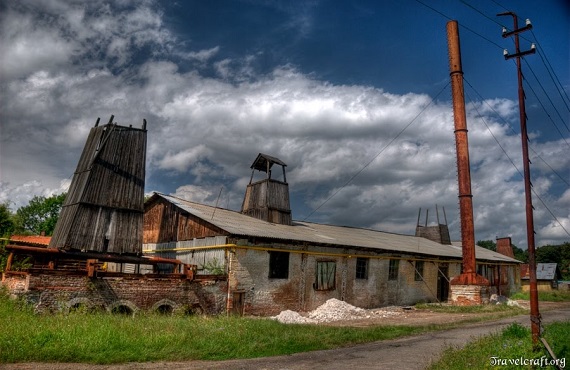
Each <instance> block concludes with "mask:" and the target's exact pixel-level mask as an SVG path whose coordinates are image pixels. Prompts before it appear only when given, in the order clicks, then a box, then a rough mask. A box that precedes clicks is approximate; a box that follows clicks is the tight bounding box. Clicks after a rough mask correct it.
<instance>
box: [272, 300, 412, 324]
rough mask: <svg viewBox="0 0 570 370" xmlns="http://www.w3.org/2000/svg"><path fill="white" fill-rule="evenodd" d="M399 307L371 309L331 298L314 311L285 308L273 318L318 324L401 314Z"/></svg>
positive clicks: (293, 322)
mask: <svg viewBox="0 0 570 370" xmlns="http://www.w3.org/2000/svg"><path fill="white" fill-rule="evenodd" d="M401 314H402V312H401V307H385V308H382V309H380V308H377V309H371V310H365V309H363V308H359V307H355V306H353V305H351V304H348V303H346V302H343V301H340V300H338V299H335V298H331V299H329V300H328V301H326V302H325V303H324V304H322V305H321V306H319V307H317V308H316V309H315V310H314V311H310V312H308V313H307V314H306V315H301V314H300V313H298V312H295V311H291V310H286V311H282V312H281V313H280V314H279V315H277V316H274V317H273V319H275V320H277V321H279V322H281V323H284V324H318V323H323V322H331V321H339V320H358V319H369V318H385V317H392V316H398V315H401Z"/></svg>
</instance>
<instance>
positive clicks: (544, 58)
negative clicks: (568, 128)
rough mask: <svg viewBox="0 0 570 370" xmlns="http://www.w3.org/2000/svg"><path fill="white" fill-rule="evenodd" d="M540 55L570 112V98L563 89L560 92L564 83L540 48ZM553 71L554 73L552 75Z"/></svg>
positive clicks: (536, 40)
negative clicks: (569, 102) (569, 104)
mask: <svg viewBox="0 0 570 370" xmlns="http://www.w3.org/2000/svg"><path fill="white" fill-rule="evenodd" d="M530 33H531V34H532V36H533V37H534V40H535V42H536V44H537V45H539V46H540V44H539V42H538V39H537V38H536V36H535V35H534V32H533V31H532V30H530ZM538 55H539V56H540V59H541V60H542V63H543V64H544V66H545V67H546V70H547V71H548V74H549V75H550V78H551V79H552V82H554V86H556V90H557V91H558V94H560V97H561V98H562V101H563V102H564V105H566V109H567V110H568V111H570V107H569V106H568V103H567V102H566V100H568V101H570V98H569V97H568V94H566V91H565V90H564V88H562V91H560V90H561V89H560V87H559V86H562V83H561V82H560V79H559V78H558V76H557V75H556V72H555V71H554V68H552V65H551V64H550V62H549V61H548V58H547V57H546V54H544V57H543V52H542V51H541V48H538ZM551 71H552V73H550V72H551ZM552 75H554V77H556V81H555V80H554V77H553V76H552ZM556 82H558V83H556ZM562 93H564V95H565V96H566V99H564V96H563V95H562Z"/></svg>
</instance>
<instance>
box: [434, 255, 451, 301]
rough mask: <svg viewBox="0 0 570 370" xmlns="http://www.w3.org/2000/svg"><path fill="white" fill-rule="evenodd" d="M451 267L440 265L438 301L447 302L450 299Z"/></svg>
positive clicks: (445, 264)
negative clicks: (449, 275)
mask: <svg viewBox="0 0 570 370" xmlns="http://www.w3.org/2000/svg"><path fill="white" fill-rule="evenodd" d="M448 273H449V265H448V264H447V263H440V264H439V265H438V271H437V299H438V300H439V301H440V302H447V299H448V298H449V277H448Z"/></svg>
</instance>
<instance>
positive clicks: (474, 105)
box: [463, 78, 570, 236]
mask: <svg viewBox="0 0 570 370" xmlns="http://www.w3.org/2000/svg"><path fill="white" fill-rule="evenodd" d="M463 80H464V81H465V82H467V81H466V80H465V78H464V79H463ZM467 84H468V85H469V86H470V87H471V88H472V89H473V91H476V90H475V89H474V88H473V86H472V85H471V84H470V83H469V82H467ZM465 95H466V96H467V97H468V98H469V100H470V101H472V102H473V100H472V99H471V97H470V96H469V94H468V93H465ZM473 107H474V109H475V112H477V115H478V117H479V118H480V119H481V121H483V123H484V124H485V127H487V130H488V131H489V133H490V134H491V136H492V137H493V139H495V142H496V143H497V145H498V146H499V148H501V150H502V151H503V153H504V154H505V156H506V157H507V158H508V159H509V161H510V162H511V164H512V165H513V167H514V168H515V169H516V170H517V172H518V173H519V175H520V176H521V177H523V178H524V176H523V174H522V173H521V171H520V170H519V169H518V167H517V166H516V165H515V163H514V161H513V160H512V159H511V157H510V156H509V155H508V154H507V151H506V150H505V148H503V146H502V145H501V143H500V142H499V140H498V139H497V137H496V136H495V135H494V134H493V132H492V131H491V128H490V127H489V125H488V124H487V121H485V119H484V118H483V115H482V114H481V113H479V110H478V109H477V105H476V104H473ZM531 191H532V193H533V194H534V196H535V197H536V198H537V199H538V200H540V202H541V203H542V205H543V206H544V208H545V209H546V210H547V211H548V212H549V213H550V215H551V216H552V218H553V219H554V220H555V221H556V223H558V225H560V227H561V228H562V230H564V231H565V232H566V234H567V235H568V236H570V233H569V232H568V230H566V228H565V227H564V225H562V223H561V222H560V220H558V217H556V215H555V214H554V213H553V212H552V211H551V210H550V208H549V207H548V206H547V205H546V203H545V202H544V201H543V200H542V198H541V197H540V195H538V193H537V192H536V191H535V190H534V187H533V186H532V184H531Z"/></svg>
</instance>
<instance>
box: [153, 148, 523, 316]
mask: <svg viewBox="0 0 570 370" xmlns="http://www.w3.org/2000/svg"><path fill="white" fill-rule="evenodd" d="M273 165H281V166H283V167H284V166H285V164H284V163H283V162H281V161H279V160H278V159H276V158H273V157H270V156H266V155H263V154H260V155H259V156H258V158H257V159H256V161H255V162H254V164H253V165H252V167H251V168H252V169H253V170H254V171H255V170H259V171H261V172H265V173H266V174H267V177H266V178H265V179H262V180H260V181H257V182H253V180H252V181H250V184H249V185H248V189H247V190H246V195H245V197H244V204H243V206H242V211H241V212H237V211H231V210H227V209H223V208H217V207H212V206H208V205H204V204H199V203H195V202H190V201H187V200H183V199H180V198H177V197H173V196H169V195H165V194H160V193H155V194H154V195H153V196H152V197H151V198H150V199H149V200H147V202H146V203H145V213H144V221H143V222H144V227H143V230H144V235H143V243H144V244H143V253H145V254H148V255H159V256H161V257H166V258H176V259H179V260H181V261H182V262H184V263H188V264H193V265H196V266H198V272H197V274H198V276H199V275H200V274H212V273H217V274H220V275H223V276H227V289H226V291H225V292H224V294H225V295H226V297H224V299H225V303H226V309H227V310H228V311H230V312H236V313H240V314H243V313H246V314H253V315H274V314H277V313H279V312H280V311H282V310H286V309H290V310H297V311H309V310H312V309H315V308H316V307H318V306H320V305H321V304H323V303H324V302H326V301H327V300H328V299H330V298H336V299H340V300H343V301H346V302H348V303H350V304H352V305H355V306H358V307H363V308H372V307H381V306H387V305H411V304H415V303H417V302H421V301H424V302H437V301H440V302H441V301H446V300H447V299H448V293H449V280H450V279H451V278H453V277H454V276H457V275H459V274H460V272H461V271H460V270H461V262H462V250H461V247H460V246H455V245H451V243H449V244H441V242H436V241H432V240H430V239H427V238H425V237H421V236H411V235H400V234H393V233H387V232H381V231H376V230H369V229H362V228H352V227H343V226H333V225H322V224H316V223H311V222H300V221H292V220H291V217H290V215H291V210H290V208H289V198H288V188H287V187H288V185H287V182H286V180H285V171H284V170H283V177H284V178H283V180H275V179H273V178H272V175H271V167H272V166H273ZM252 179H253V174H252ZM272 192H273V193H272ZM273 194H278V197H277V199H276V198H274V197H273ZM438 230H447V227H445V228H441V227H438ZM422 232H425V233H427V234H430V232H428V231H427V229H425V228H424V229H423V231H422ZM438 237H439V238H440V240H441V239H442V237H441V235H440V236H438ZM443 240H449V235H447V236H444V237H443ZM476 256H477V263H478V266H479V267H480V269H481V272H482V273H483V274H484V275H485V276H486V277H487V278H490V281H491V283H493V282H494V281H495V279H494V278H493V277H494V276H495V274H497V271H498V270H499V269H500V270H501V271H509V272H508V273H507V274H506V276H510V277H512V279H511V280H509V281H508V282H506V288H507V290H509V291H515V290H518V289H519V287H520V278H519V272H518V271H519V263H520V262H519V261H517V260H515V259H514V258H512V257H508V256H505V255H503V254H500V253H496V252H493V251H490V250H487V249H484V248H480V247H476ZM496 292H497V290H496V287H494V286H493V285H492V286H491V293H496ZM502 293H503V294H504V293H506V292H502Z"/></svg>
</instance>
